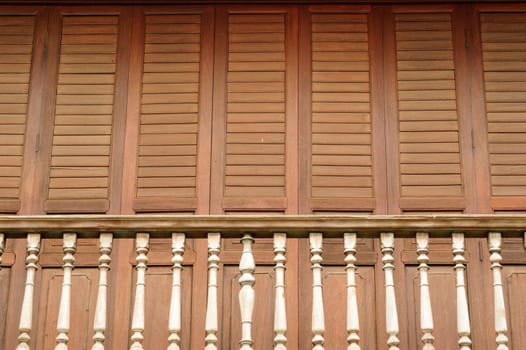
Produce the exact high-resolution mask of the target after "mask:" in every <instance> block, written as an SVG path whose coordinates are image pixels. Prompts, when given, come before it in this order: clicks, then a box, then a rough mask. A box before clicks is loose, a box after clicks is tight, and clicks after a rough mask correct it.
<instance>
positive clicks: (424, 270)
mask: <svg viewBox="0 0 526 350" xmlns="http://www.w3.org/2000/svg"><path fill="white" fill-rule="evenodd" d="M416 254H417V255H418V258H417V260H418V262H419V264H420V265H418V271H419V272H420V328H421V329H422V343H423V344H424V346H423V347H422V350H435V346H434V345H433V343H434V341H435V338H434V337H433V311H432V309H431V296H430V294H429V279H428V271H429V265H428V264H427V263H428V262H429V256H428V254H429V235H428V234H427V233H424V232H418V233H417V234H416Z"/></svg>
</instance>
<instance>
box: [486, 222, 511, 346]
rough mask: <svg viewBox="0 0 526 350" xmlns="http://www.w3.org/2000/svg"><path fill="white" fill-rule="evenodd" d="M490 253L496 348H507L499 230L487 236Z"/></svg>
mask: <svg viewBox="0 0 526 350" xmlns="http://www.w3.org/2000/svg"><path fill="white" fill-rule="evenodd" d="M488 243H489V251H490V253H491V255H490V258H489V260H490V261H491V270H493V293H494V302H495V332H496V333H497V338H496V342H497V350H508V336H507V335H506V333H507V332H508V325H507V323H506V306H505V304H504V291H503V289H502V276H501V271H502V265H501V264H500V262H501V261H502V255H500V251H501V244H502V237H501V234H500V233H499V232H491V233H490V234H489V237H488Z"/></svg>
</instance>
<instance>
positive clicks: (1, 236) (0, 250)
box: [0, 233, 5, 270]
mask: <svg viewBox="0 0 526 350" xmlns="http://www.w3.org/2000/svg"><path fill="white" fill-rule="evenodd" d="M4 239H5V235H4V234H3V233H0V270H1V269H2V255H3V254H4Z"/></svg>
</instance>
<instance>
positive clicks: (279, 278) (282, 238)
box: [274, 233, 287, 350]
mask: <svg viewBox="0 0 526 350" xmlns="http://www.w3.org/2000/svg"><path fill="white" fill-rule="evenodd" d="M286 247H287V234H285V233H275V234H274V255H275V257H274V262H275V263H276V266H275V267H274V270H275V271H276V286H275V292H276V300H275V305H274V350H286V349H287V337H286V336H285V333H286V332H287V311H286V306H285V262H286V261H287V259H286V257H285V254H286V252H287V248H286Z"/></svg>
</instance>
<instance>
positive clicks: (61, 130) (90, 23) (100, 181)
mask: <svg viewBox="0 0 526 350" xmlns="http://www.w3.org/2000/svg"><path fill="white" fill-rule="evenodd" d="M118 25H119V17H118V16H116V15H108V16H106V15H104V16H102V15H75V14H65V15H64V16H63V27H62V34H61V39H60V43H61V46H60V57H59V60H60V61H59V71H58V85H57V96H56V104H55V118H56V119H55V124H54V128H53V145H52V149H51V164H50V179H49V189H48V200H50V201H51V202H50V203H48V205H47V206H48V209H49V210H53V209H52V208H55V209H54V210H58V211H66V212H67V211H68V210H69V209H68V208H66V205H63V206H61V205H60V202H56V200H73V199H80V200H90V201H93V200H99V201H100V200H104V199H106V200H107V199H108V198H109V193H108V191H109V187H110V185H109V175H110V161H111V147H112V133H113V130H112V129H113V112H114V106H113V104H114V93H115V85H116V82H115V76H116V69H117V65H116V61H117V40H118ZM94 52H95V53H101V54H102V53H103V54H102V55H100V56H98V59H97V60H95V61H94V59H93V53H94ZM86 121H87V122H86ZM55 203H58V205H57V204H55ZM93 203H94V202H93ZM85 204H86V205H89V202H86V203H85ZM61 207H62V208H61ZM92 210H95V211H98V210H100V206H97V208H92ZM82 211H83V212H85V211H90V208H84V210H82Z"/></svg>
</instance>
